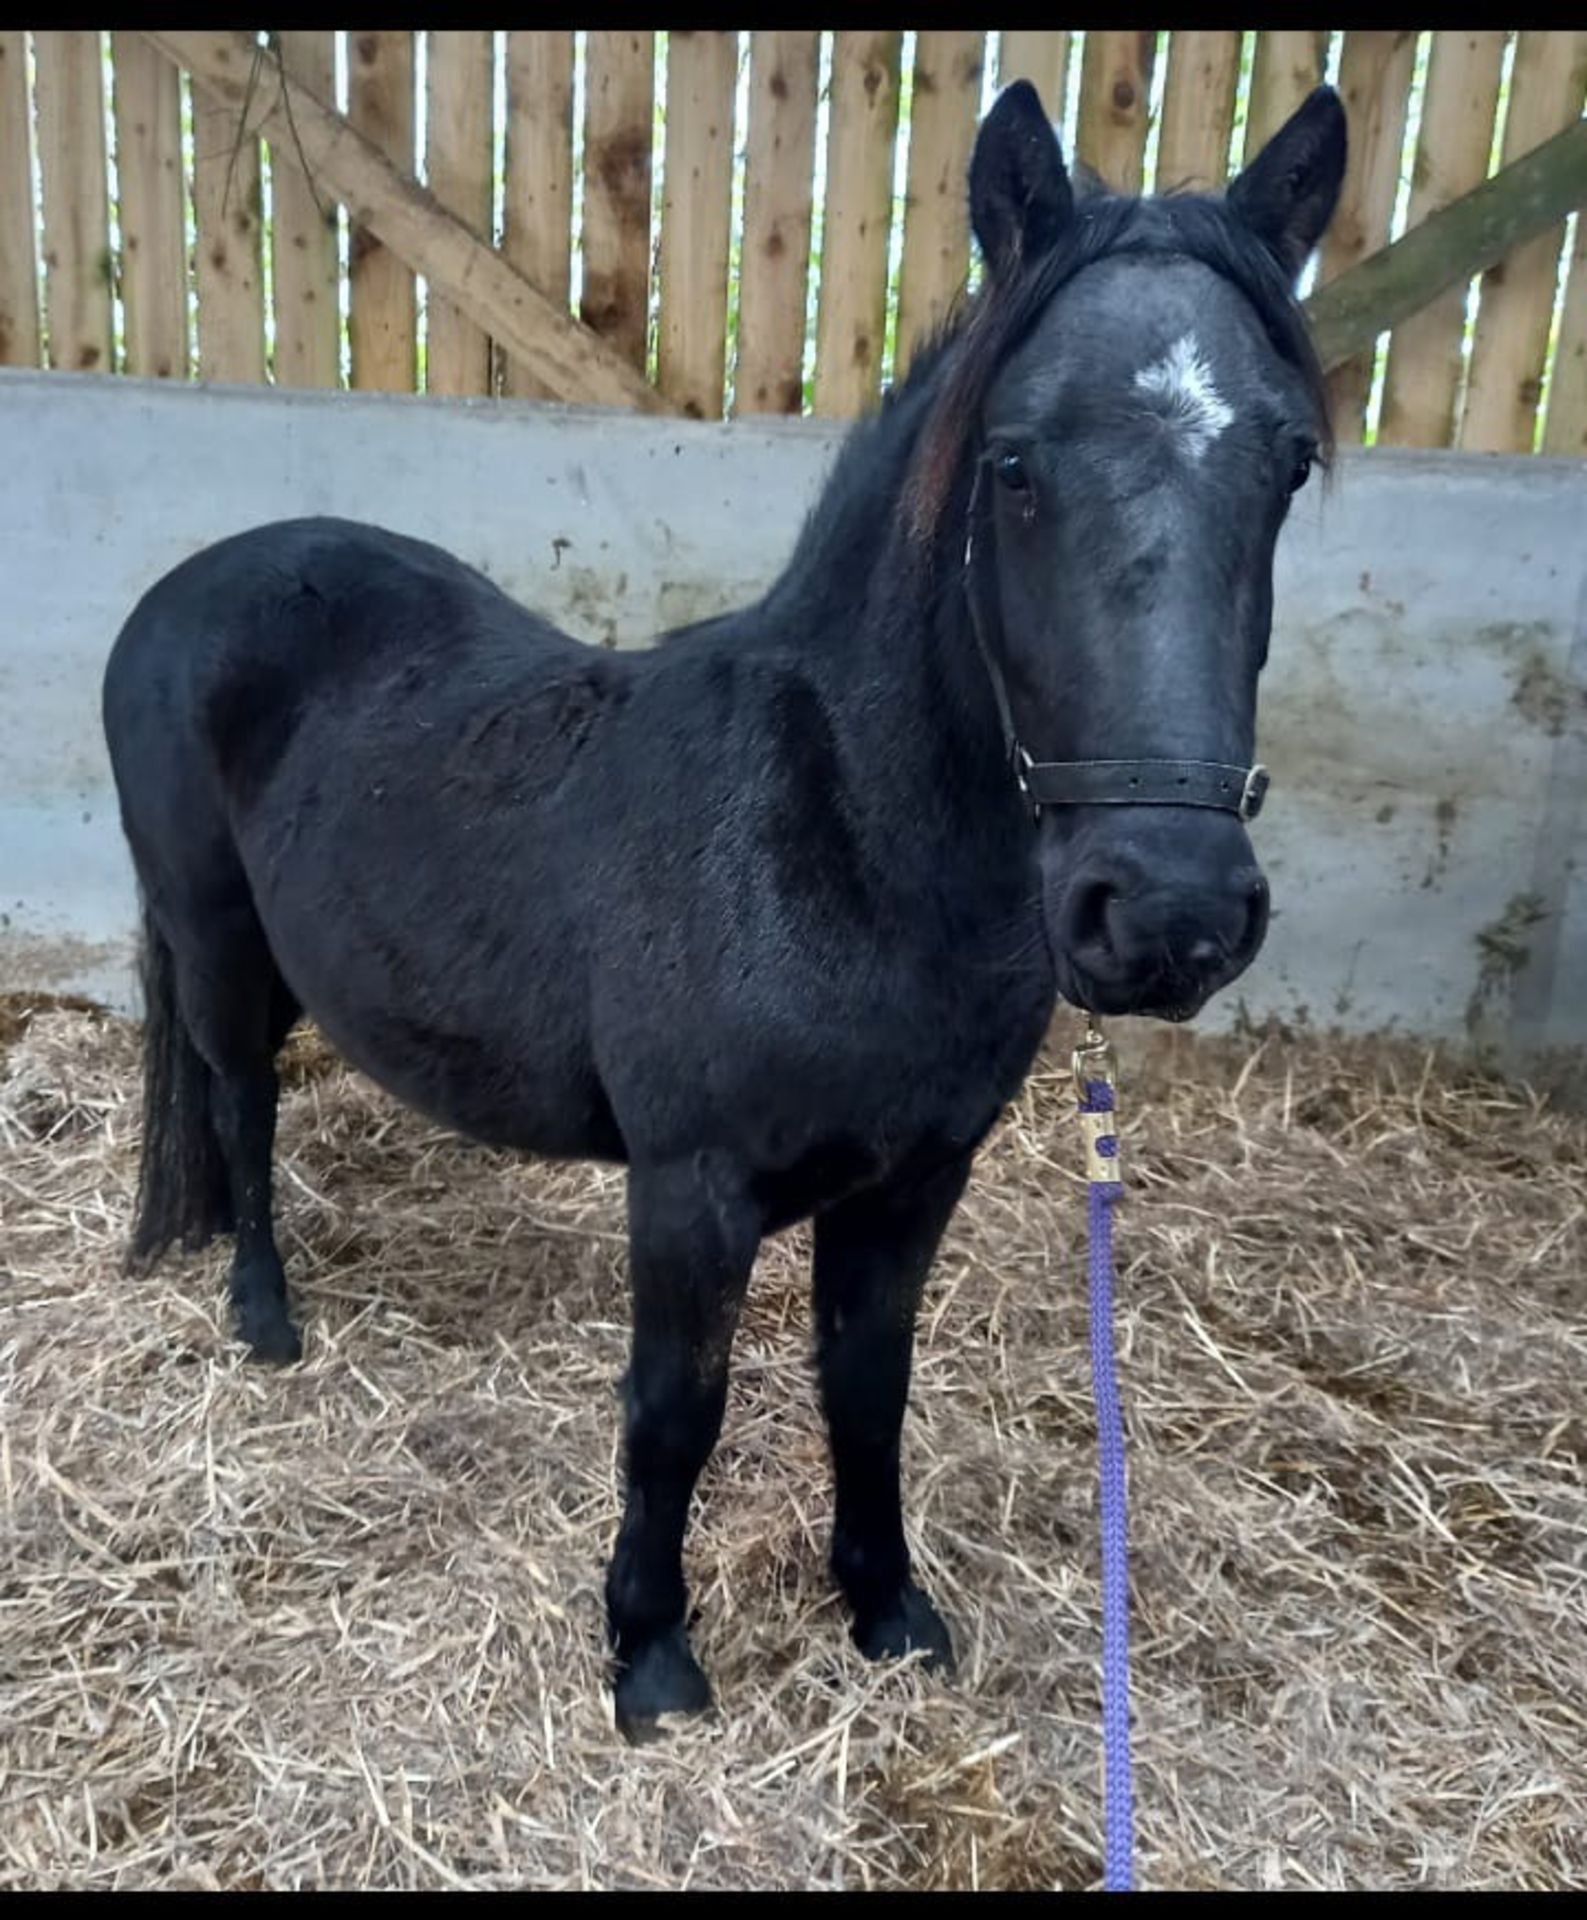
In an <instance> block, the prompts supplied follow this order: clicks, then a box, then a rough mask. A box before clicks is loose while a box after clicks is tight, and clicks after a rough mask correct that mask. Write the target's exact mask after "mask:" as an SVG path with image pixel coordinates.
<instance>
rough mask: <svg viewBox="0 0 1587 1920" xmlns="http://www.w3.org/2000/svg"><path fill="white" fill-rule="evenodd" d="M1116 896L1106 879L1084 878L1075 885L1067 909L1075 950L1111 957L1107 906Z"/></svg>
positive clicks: (1110, 934) (1111, 938)
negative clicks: (1085, 880)
mask: <svg viewBox="0 0 1587 1920" xmlns="http://www.w3.org/2000/svg"><path fill="white" fill-rule="evenodd" d="M1117 897H1118V896H1117V894H1116V892H1115V890H1114V889H1113V888H1112V887H1110V886H1109V885H1108V883H1107V882H1106V881H1105V880H1091V881H1087V882H1085V883H1084V884H1083V885H1080V886H1077V887H1076V888H1075V890H1074V895H1073V898H1072V900H1071V903H1070V908H1069V937H1070V940H1071V942H1072V944H1073V945H1074V947H1075V948H1076V949H1077V950H1078V949H1084V950H1085V951H1087V952H1090V953H1097V954H1101V955H1103V956H1105V957H1109V958H1111V956H1112V954H1113V935H1112V932H1111V930H1110V928H1109V926H1108V909H1109V908H1110V907H1111V906H1112V905H1113V903H1114V901H1115V900H1116V899H1117Z"/></svg>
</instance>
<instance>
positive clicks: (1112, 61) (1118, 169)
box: [1075, 32, 1157, 193]
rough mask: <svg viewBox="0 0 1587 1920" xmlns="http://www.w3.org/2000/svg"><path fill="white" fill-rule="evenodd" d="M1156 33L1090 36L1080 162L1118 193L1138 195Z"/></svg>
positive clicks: (1084, 74) (1078, 142)
mask: <svg viewBox="0 0 1587 1920" xmlns="http://www.w3.org/2000/svg"><path fill="white" fill-rule="evenodd" d="M1156 48H1157V35H1156V34H1155V33H1115V32H1110V33H1100V32H1097V33H1088V34H1087V35H1086V44H1085V53H1084V56H1083V57H1082V59H1081V63H1080V127H1079V132H1078V135H1077V137H1076V141H1075V146H1076V151H1077V153H1078V154H1079V157H1080V159H1081V160H1083V161H1084V162H1085V164H1086V165H1087V166H1088V167H1091V168H1094V169H1095V171H1096V172H1097V173H1099V174H1101V176H1102V178H1103V179H1104V180H1105V181H1106V182H1107V184H1108V185H1109V186H1110V187H1112V188H1114V189H1115V190H1116V191H1117V192H1120V193H1139V192H1140V190H1141V174H1142V166H1143V162H1144V159H1145V155H1146V121H1147V112H1148V108H1149V107H1150V104H1151V87H1152V56H1153V54H1154V53H1155V51H1156Z"/></svg>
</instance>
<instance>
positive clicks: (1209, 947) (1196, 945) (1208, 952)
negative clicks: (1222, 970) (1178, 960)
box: [1185, 939, 1225, 973]
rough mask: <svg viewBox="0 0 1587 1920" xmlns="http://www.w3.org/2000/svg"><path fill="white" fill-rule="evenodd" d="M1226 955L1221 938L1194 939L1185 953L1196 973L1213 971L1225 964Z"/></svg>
mask: <svg viewBox="0 0 1587 1920" xmlns="http://www.w3.org/2000/svg"><path fill="white" fill-rule="evenodd" d="M1224 957H1225V956H1224V947H1223V942H1222V941H1221V940H1206V939H1202V940H1192V941H1191V943H1190V946H1189V949H1188V950H1187V952H1186V954H1185V958H1186V960H1187V961H1188V962H1189V963H1190V967H1191V970H1192V972H1194V973H1211V972H1212V971H1213V970H1214V969H1215V968H1216V967H1220V966H1221V965H1222V964H1223V961H1224Z"/></svg>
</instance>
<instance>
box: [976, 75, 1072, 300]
mask: <svg viewBox="0 0 1587 1920" xmlns="http://www.w3.org/2000/svg"><path fill="white" fill-rule="evenodd" d="M1073 214H1074V193H1073V191H1072V190H1071V188H1070V185H1069V175H1068V174H1067V173H1066V172H1065V171H1064V157H1063V151H1062V149H1061V148H1060V147H1059V145H1058V136H1057V134H1055V133H1054V132H1053V130H1052V127H1051V126H1050V125H1049V123H1048V120H1047V116H1046V114H1045V113H1044V112H1043V111H1042V104H1041V96H1040V95H1039V94H1038V93H1037V91H1036V89H1035V88H1034V87H1033V86H1032V85H1031V83H1030V82H1029V81H1028V80H1016V81H1015V82H1014V84H1013V85H1012V86H1011V87H1005V88H1004V89H1003V91H1002V93H1000V94H999V95H998V97H997V100H996V102H995V104H994V105H993V108H992V111H991V112H990V113H989V114H988V115H987V116H986V119H985V120H984V121H983V122H982V124H981V131H980V132H979V133H978V134H977V135H976V140H975V152H974V153H973V154H972V155H971V156H970V224H971V225H972V226H973V227H974V229H975V237H976V239H977V240H978V241H979V242H980V243H981V252H982V254H983V255H984V256H985V258H986V264H987V268H988V270H989V271H990V272H991V273H992V274H994V275H997V276H1001V275H1002V274H1005V273H1007V272H1009V271H1010V269H1012V268H1014V267H1017V266H1018V265H1019V263H1020V261H1021V260H1032V259H1035V258H1036V257H1037V256H1038V255H1039V254H1042V253H1045V252H1046V251H1047V249H1048V248H1049V247H1050V246H1052V244H1053V243H1054V241H1056V240H1057V238H1058V236H1059V235H1060V234H1061V233H1062V232H1063V230H1064V228H1065V227H1066V226H1068V224H1069V221H1070V219H1071V218H1072V217H1073Z"/></svg>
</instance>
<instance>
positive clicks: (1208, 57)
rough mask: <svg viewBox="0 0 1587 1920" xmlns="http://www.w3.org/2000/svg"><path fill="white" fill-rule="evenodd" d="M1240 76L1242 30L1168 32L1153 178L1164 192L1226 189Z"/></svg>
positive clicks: (1205, 191)
mask: <svg viewBox="0 0 1587 1920" xmlns="http://www.w3.org/2000/svg"><path fill="white" fill-rule="evenodd" d="M1239 82H1240V36H1239V34H1238V33H1213V32H1209V31H1204V30H1201V29H1195V30H1190V29H1186V30H1184V31H1181V32H1179V33H1175V34H1172V35H1171V36H1170V37H1169V42H1168V73H1167V76H1166V78H1165V79H1164V82H1163V125H1162V131H1161V133H1160V134H1159V135H1158V141H1157V179H1156V181H1155V183H1154V184H1155V186H1156V189H1157V191H1158V192H1159V193H1169V192H1172V191H1174V190H1175V189H1177V188H1180V187H1184V188H1187V189H1188V190H1189V191H1191V192H1193V193H1212V192H1217V191H1221V189H1222V187H1223V183H1224V181H1225V180H1226V179H1227V178H1228V176H1229V139H1230V134H1231V132H1232V130H1233V127H1234V96H1235V92H1236V89H1237V88H1238V86H1239Z"/></svg>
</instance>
